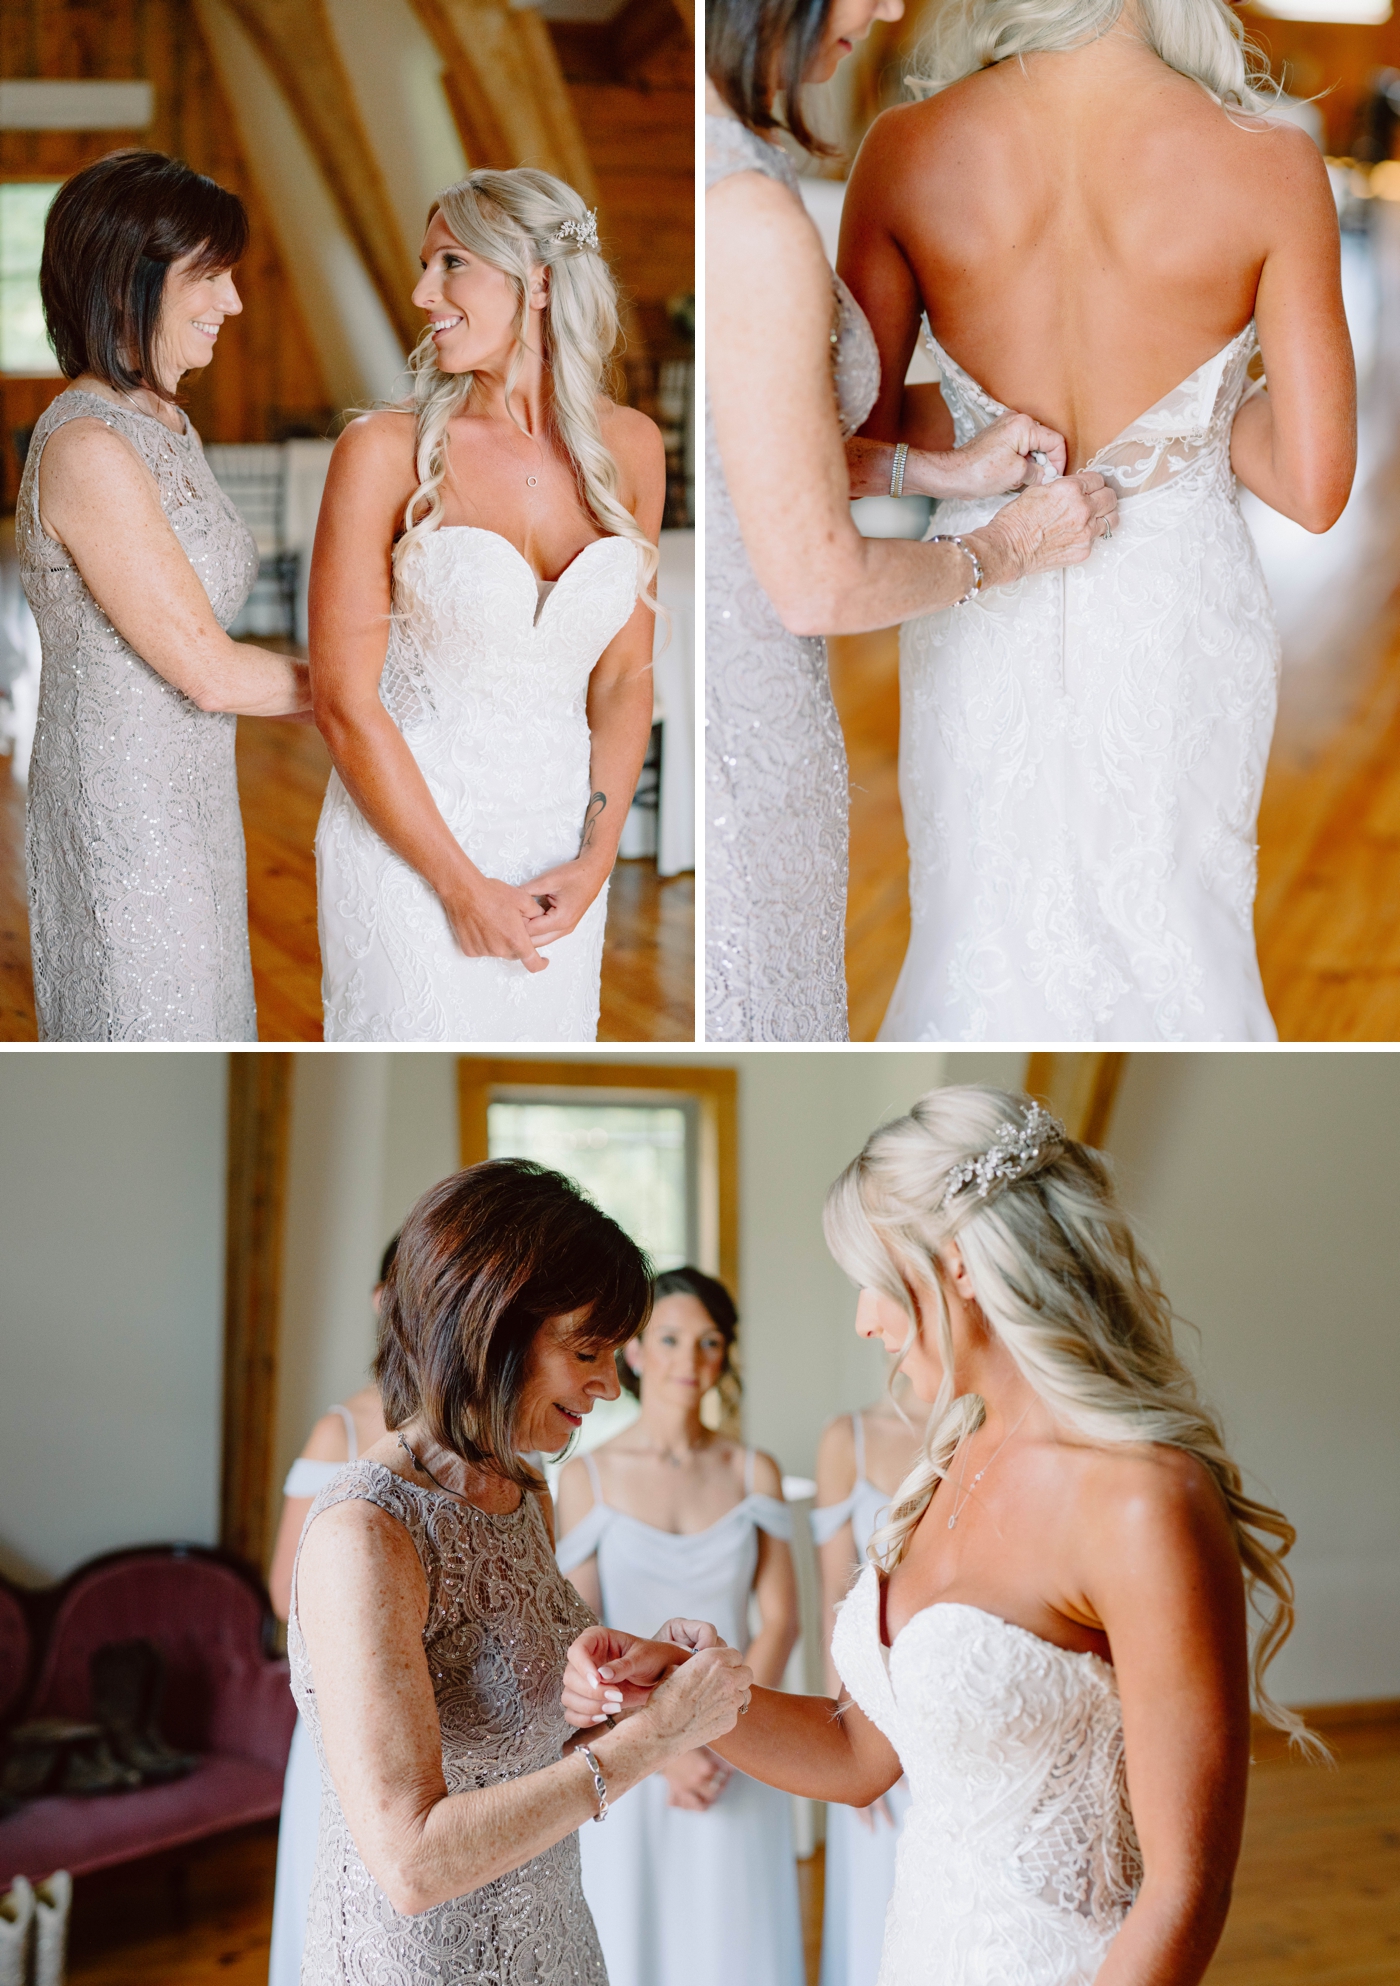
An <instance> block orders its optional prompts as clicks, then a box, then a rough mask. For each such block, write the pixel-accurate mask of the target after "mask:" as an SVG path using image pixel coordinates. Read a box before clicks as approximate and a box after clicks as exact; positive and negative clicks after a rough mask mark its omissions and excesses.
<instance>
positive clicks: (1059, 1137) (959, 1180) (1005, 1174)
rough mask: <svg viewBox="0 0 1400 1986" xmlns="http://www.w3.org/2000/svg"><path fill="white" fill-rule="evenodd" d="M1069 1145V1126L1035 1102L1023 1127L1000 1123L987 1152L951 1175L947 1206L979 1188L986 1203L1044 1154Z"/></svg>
mask: <svg viewBox="0 0 1400 1986" xmlns="http://www.w3.org/2000/svg"><path fill="white" fill-rule="evenodd" d="M1064 1142H1065V1127H1064V1125H1063V1124H1061V1122H1060V1120H1059V1118H1058V1117H1052V1116H1051V1115H1050V1113H1049V1111H1048V1110H1042V1108H1041V1107H1040V1105H1039V1104H1038V1103H1033V1104H1032V1105H1031V1106H1030V1108H1029V1109H1028V1110H1027V1112H1026V1116H1025V1121H1024V1123H1021V1124H999V1125H998V1126H997V1132H996V1136H995V1137H994V1138H993V1140H992V1142H991V1144H990V1145H988V1147H987V1149H986V1151H985V1152H981V1153H979V1154H978V1156H977V1157H976V1158H970V1159H964V1160H963V1162H962V1164H961V1165H955V1166H954V1167H953V1170H952V1171H951V1172H950V1173H949V1174H948V1184H947V1187H946V1188H945V1190H944V1194H943V1201H942V1204H943V1206H945V1207H946V1206H948V1204H949V1203H950V1201H953V1200H955V1199H956V1198H957V1197H958V1195H959V1194H960V1193H964V1192H966V1191H967V1189H968V1188H969V1187H976V1189H977V1197H978V1199H979V1200H985V1199H986V1197H987V1195H988V1193H989V1192H990V1191H991V1189H992V1188H993V1186H996V1185H998V1184H1000V1183H1001V1182H1002V1181H1004V1180H1010V1179H1020V1178H1021V1177H1022V1175H1023V1174H1025V1173H1027V1172H1029V1170H1030V1169H1031V1167H1032V1166H1033V1165H1034V1164H1035V1163H1036V1161H1037V1160H1038V1159H1039V1158H1040V1156H1041V1154H1042V1153H1043V1152H1045V1151H1046V1150H1048V1149H1049V1148H1050V1147H1051V1146H1058V1145H1062V1144H1063V1143H1064Z"/></svg>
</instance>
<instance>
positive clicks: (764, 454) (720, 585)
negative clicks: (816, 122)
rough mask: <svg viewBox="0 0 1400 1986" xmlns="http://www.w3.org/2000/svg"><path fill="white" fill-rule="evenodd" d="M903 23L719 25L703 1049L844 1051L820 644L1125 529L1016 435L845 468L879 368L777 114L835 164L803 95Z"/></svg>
mask: <svg viewBox="0 0 1400 1986" xmlns="http://www.w3.org/2000/svg"><path fill="white" fill-rule="evenodd" d="M902 12H903V0H710V5H709V6H707V8H706V10H705V31H706V51H705V60H706V69H707V72H708V76H709V82H708V85H707V95H706V107H707V110H708V113H709V114H708V115H707V117H706V119H705V184H706V188H707V199H706V214H707V221H706V251H705V252H706V270H707V290H706V297H707V311H708V320H707V322H708V333H707V335H708V345H707V354H708V356H707V381H706V392H707V416H706V472H707V483H706V488H707V506H708V507H707V511H706V518H707V532H708V535H707V539H706V555H705V556H706V571H705V601H706V633H705V644H706V645H705V682H706V700H707V705H708V709H707V713H706V733H705V735H706V773H705V796H706V797H705V805H706V826H707V842H706V847H707V861H708V864H709V867H708V870H707V872H706V873H707V878H708V880H707V884H706V898H705V902H706V984H707V989H708V990H707V993H706V1004H705V1015H706V1032H707V1035H708V1037H709V1039H710V1040H712V1041H721V1040H722V1041H843V1040H845V1038H846V1033H847V1024H846V979H845V968H844V959H843V951H844V939H845V922H846V838H847V804H848V803H847V785H848V782H847V774H846V753H845V746H844V744H843V742H842V737H841V727H840V725H839V723H838V721H837V716H836V709H835V706H834V704H833V702H832V698H831V686H830V682H829V680H828V677H827V663H826V647H825V642H824V639H823V637H824V636H825V635H828V634H842V633H847V634H849V633H856V632H858V631H860V630H861V629H867V628H884V627H892V626H893V625H894V624H895V622H897V621H905V620H910V619H912V618H913V617H914V616H915V615H917V614H931V613H934V612H936V611H937V610H938V609H940V608H944V607H951V606H953V605H955V604H960V603H961V602H962V601H963V600H964V599H969V598H971V596H972V594H973V593H974V592H977V591H980V590H981V589H982V588H983V587H984V586H987V587H991V586H1002V585H1010V584H1013V583H1014V582H1015V581H1017V580H1019V579H1022V578H1024V577H1025V576H1026V575H1027V574H1029V573H1035V572H1044V571H1049V570H1051V569H1052V568H1055V567H1059V566H1064V565H1071V564H1077V563H1079V562H1081V561H1082V560H1084V559H1086V558H1087V557H1088V555H1089V552H1090V550H1091V548H1092V545H1093V541H1094V538H1095V537H1096V536H1098V535H1100V534H1101V533H1102V532H1103V531H1104V530H1105V529H1106V528H1107V527H1108V525H1109V523H1110V521H1111V519H1112V516H1113V512H1114V508H1115V498H1114V496H1113V492H1112V491H1111V490H1108V489H1106V488H1105V487H1104V479H1103V477H1102V476H1099V475H1097V474H1095V473H1092V472H1088V471H1086V472H1082V473H1080V474H1078V475H1075V476H1069V477H1062V478H1061V479H1060V480H1058V481H1052V482H1051V483H1050V484H1049V486H1048V487H1042V486H1041V482H1042V476H1043V475H1044V473H1045V469H1044V467H1043V466H1042V464H1047V465H1048V466H1049V468H1050V469H1051V470H1055V471H1058V470H1063V468H1064V466H1065V448H1064V440H1063V437H1062V436H1060V435H1058V434H1056V433H1054V432H1053V430H1051V429H1049V428H1045V427H1042V426H1041V425H1040V424H1039V423H1038V422H1036V421H1034V420H1032V419H1031V418H1030V416H1029V415H1026V414H1017V413H1011V414H1006V415H1004V416H1003V417H1002V418H1001V419H999V420H997V421H995V422H993V423H992V425H991V426H989V427H988V428H986V429H985V430H984V431H983V432H982V433H981V434H980V435H978V436H977V437H976V438H975V439H974V440H972V441H970V442H969V443H968V444H967V446H966V447H964V448H958V449H952V450H949V451H946V452H939V451H937V450H933V449H926V448H917V447H910V448H906V447H905V445H904V444H902V443H900V444H899V445H898V446H897V447H896V446H895V445H891V444H887V443H885V442H873V441H869V440H852V441H850V443H849V447H848V446H847V443H846V438H847V437H851V436H854V435H855V431H856V429H857V428H859V427H860V426H861V425H862V423H863V422H864V421H865V419H866V417H867V415H868V414H869V413H870V410H871V408H872V407H873V406H874V404H875V399H876V395H877V393H878V390H879V385H880V362H879V357H878V354H877V352H876V347H875V340H874V337H873V335H872V333H871V330H870V326H869V324H868V323H867V322H866V319H865V316H864V314H863V313H862V311H861V309H860V306H859V305H858V304H857V303H856V301H855V299H854V298H853V297H852V295H851V293H850V291H849V290H848V289H847V288H846V287H845V285H844V284H843V283H842V282H841V281H840V280H839V279H838V278H837V277H836V276H835V275H833V273H832V270H831V267H830V265H829V264H828V262H827V260H826V256H825V253H824V252H823V249H822V245H821V240H820V237H819V236H818V234H817V231H816V228H815V227H814V226H813V224H812V222H811V221H810V220H809V219H808V218H807V215H806V212H805V210H804V208H803V205H802V200H801V196H800V194H799V192H798V186H797V179H796V175H795V173H794V171H793V167H792V163H791V160H790V159H789V157H788V154H787V153H786V152H785V151H784V150H783V149H782V148H781V146H780V145H778V144H777V143H775V142H774V140H775V138H776V135H777V132H778V129H779V125H780V117H779V113H778V111H777V110H776V109H775V107H774V105H775V100H776V99H777V98H778V97H779V96H781V97H782V98H783V102H784V106H785V108H784V113H783V115H784V116H785V117H786V121H787V127H788V129H789V130H790V131H791V133H792V135H793V136H794V137H795V138H796V139H797V140H798V141H799V143H801V144H804V145H809V146H811V148H812V149H814V150H817V151H821V150H824V149H827V148H825V147H823V146H822V145H821V144H820V142H819V141H818V140H816V139H815V138H813V136H812V134H811V133H810V131H809V130H808V128H807V126H806V124H805V123H804V122H803V118H802V101H801V99H802V91H803V88H804V87H805V86H806V85H807V84H809V83H821V82H825V81H826V80H827V79H828V78H829V77H830V76H832V75H833V74H834V73H835V71H836V68H837V65H838V64H839V63H840V61H841V60H842V58H843V57H844V56H846V55H848V54H850V52H851V49H852V46H853V45H854V43H855V42H856V41H859V40H861V39H863V37H864V36H865V35H866V34H867V33H868V32H869V29H870V26H871V23H872V22H873V21H875V20H877V19H880V20H896V19H898V18H899V16H900V15H901V14H902ZM833 388H834V391H833ZM935 390H936V389H931V388H924V389H922V391H924V392H925V393H927V392H930V391H935ZM906 397H907V396H906ZM1033 454H1036V455H1039V456H1040V457H1041V458H1042V462H1041V463H1036V462H1033V461H1032V460H1031V456H1032V455H1033ZM1027 483H1029V484H1030V485H1031V487H1030V488H1026V489H1025V490H1024V494H1023V495H1021V496H1020V497H1019V498H1018V499H1017V501H1016V502H1015V503H1012V504H1008V505H1006V506H1005V507H1004V508H1003V509H1002V510H1000V511H999V512H998V513H997V515H996V516H995V517H994V518H993V519H992V521H991V523H989V524H987V525H986V526H984V527H983V528H982V529H980V530H976V531H969V532H967V533H965V534H963V535H962V536H960V537H955V538H949V539H945V540H943V541H939V540H937V539H934V540H931V541H929V542H926V543H923V544H910V543H908V542H903V541H898V540H884V541H881V540H870V541H867V540H866V539H863V538H862V537H861V536H860V535H859V534H858V533H857V531H856V527H855V525H854V524H853V523H852V521H851V513H850V502H849V500H850V498H851V497H852V496H869V495H874V494H877V493H879V492H881V491H888V492H889V493H890V494H893V495H898V494H901V493H904V494H908V495H915V494H924V495H929V496H935V497H949V496H959V497H976V496H989V495H993V494H996V493H998V492H1004V491H1008V490H1018V489H1022V488H1023V486H1024V485H1026V484H1027Z"/></svg>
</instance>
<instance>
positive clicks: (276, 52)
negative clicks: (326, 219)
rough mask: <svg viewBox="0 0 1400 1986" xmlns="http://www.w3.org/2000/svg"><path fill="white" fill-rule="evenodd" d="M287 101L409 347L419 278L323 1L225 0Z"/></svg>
mask: <svg viewBox="0 0 1400 1986" xmlns="http://www.w3.org/2000/svg"><path fill="white" fill-rule="evenodd" d="M226 4H227V6H228V7H229V9H230V10H231V12H232V13H233V14H234V15H235V17H236V18H237V19H238V21H239V22H240V23H241V24H242V26H243V28H244V29H245V30H246V32H247V33H248V35H249V36H250V37H251V39H252V41H253V42H254V44H255V46H256V47H257V49H258V52H259V54H260V55H261V56H262V58H263V60H264V61H265V62H266V64H267V66H268V68H269V69H270V70H271V71H272V74H273V76H274V77H275V79H276V82H277V86H278V88H279V89H280V90H281V91H282V94H283V95H284V96H285V97H286V99H287V102H288V104H289V105H290V106H291V110H292V113H293V115H294V116H295V118H296V120H297V123H298V124H299V125H300V127H301V131H302V135H303V136H304V138H305V139H306V142H307V144H308V145H309V146H310V147H311V150H312V153H313V154H314V156H315V159H316V162H317V164H318V165H319V166H320V168H321V172H322V174H323V176H324V178H325V181H326V185H327V187H328V189H329V191H330V193H331V196H332V198H333V199H334V200H335V203H336V205H337V206H338V207H339V209H340V212H341V215H342V217H343V219H344V221H345V225H346V227H347V229H348V230H349V233H350V238H351V240H352V241H353V242H354V244H355V247H356V249H357V250H358V251H359V254H360V257H361V260H362V261H363V263H364V265H365V269H366V270H367V272H368V274H369V277H370V280H371V282H372V283H373V284H374V287H375V289H376V291H377V292H378V294H379V298H380V301H381V302H382V303H383V305H384V308H385V310H386V311H387V312H388V313H389V321H390V323H391V324H392V325H393V326H394V329H395V330H396V331H397V332H398V334H399V336H400V338H402V340H403V342H404V349H405V350H406V351H412V349H413V347H414V345H415V344H416V343H417V341H418V336H419V333H420V332H421V330H422V328H423V326H422V319H421V318H420V316H419V314H418V312H417V311H415V309H414V308H413V305H412V302H411V301H410V298H411V296H412V293H413V289H414V287H415V285H416V284H417V281H418V277H419V268H418V264H417V262H416V260H415V259H414V258H413V257H412V256H411V255H410V253H409V250H408V247H407V245H406V244H405V242H404V240H403V237H402V235H401V234H400V232H399V224H398V219H397V216H396V215H395V212H394V208H393V203H392V202H391V200H390V198H389V192H388V188H387V187H386V186H385V184H384V177H383V174H382V173H381V172H380V170H379V163H378V160H377V159H376V158H375V154H374V147H373V146H372V145H371V143H370V140H369V135H368V133H367V132H366V130H365V127H364V124H363V123H362V121H361V118H360V113H359V109H358V107H357V105H356V102H355V93H354V89H353V87H352V85H351V82H350V78H349V76H348V74H347V73H346V69H345V65H344V63H343V62H342V60H341V57H340V51H339V49H338V48H337V47H336V43H335V34H334V31H333V29H332V27H331V24H330V19H329V17H328V15H327V13H326V9H325V6H324V0H226Z"/></svg>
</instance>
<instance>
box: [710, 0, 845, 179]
mask: <svg viewBox="0 0 1400 1986" xmlns="http://www.w3.org/2000/svg"><path fill="white" fill-rule="evenodd" d="M830 14H831V0H709V4H708V5H707V6H706V8H705V73H706V75H707V76H708V77H709V79H710V81H711V82H712V83H713V84H714V86H715V88H716V90H717V91H718V92H719V94H720V96H722V97H723V99H724V101H725V102H726V103H727V104H728V106H729V108H730V109H731V110H732V111H733V113H734V115H735V116H736V117H737V118H738V119H739V122H740V123H741V124H746V125H747V126H748V128H749V130H750V131H757V132H764V131H780V130H783V131H788V132H790V133H791V134H792V136H793V137H794V138H795V139H796V140H797V142H798V144H799V145H801V146H803V147H804V148H805V149H806V150H807V151H809V152H814V153H817V154H818V155H822V156H824V155H827V154H829V153H831V152H832V151H833V150H834V147H833V146H831V145H828V144H826V143H825V142H824V141H823V140H822V139H820V138H818V137H817V136H816V135H815V133H814V132H813V131H812V129H811V128H810V126H809V125H808V123H807V121H806V119H805V118H804V117H803V115H802V85H803V83H804V82H805V81H806V77H807V71H808V70H809V69H810V68H811V66H812V63H813V62H814V61H815V59H816V56H817V51H818V50H819V49H820V47H821V45H822V36H823V35H824V34H825V32H826V24H827V21H828V19H829V18H830ZM779 95H781V97H782V99H783V115H782V116H781V117H779V116H778V114H777V112H776V111H775V110H774V108H773V104H774V100H775V98H777V97H778V96H779Z"/></svg>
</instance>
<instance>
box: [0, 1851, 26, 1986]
mask: <svg viewBox="0 0 1400 1986" xmlns="http://www.w3.org/2000/svg"><path fill="white" fill-rule="evenodd" d="M33 1927H34V1892H33V1890H32V1889H31V1888H30V1887H29V1885H28V1883H27V1882H26V1881H25V1880H24V1877H23V1876H16V1877H15V1879H14V1881H13V1883H11V1885H10V1889H9V1894H8V1895H6V1896H0V1986H25V1982H26V1980H27V1979H28V1976H29V1935H30V1932H31V1931H32V1929H33Z"/></svg>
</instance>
